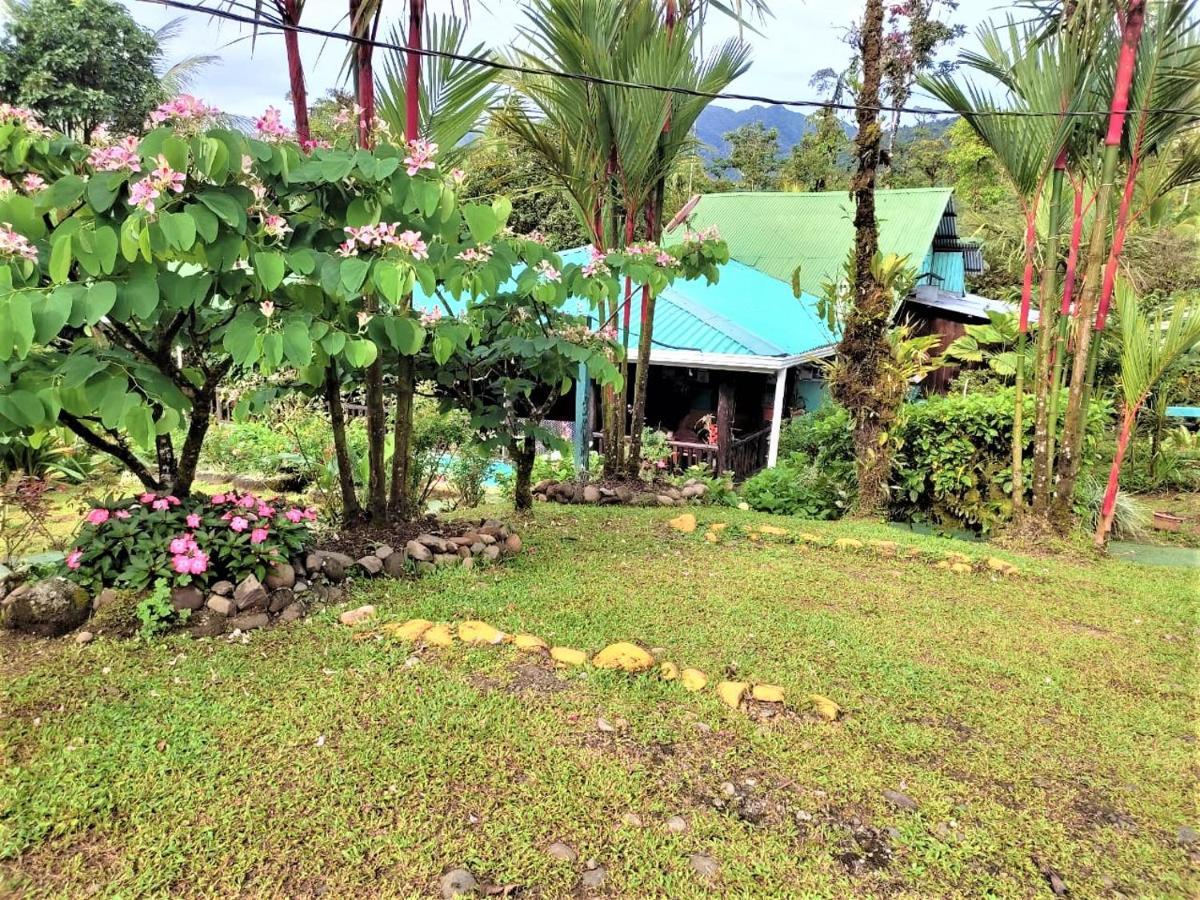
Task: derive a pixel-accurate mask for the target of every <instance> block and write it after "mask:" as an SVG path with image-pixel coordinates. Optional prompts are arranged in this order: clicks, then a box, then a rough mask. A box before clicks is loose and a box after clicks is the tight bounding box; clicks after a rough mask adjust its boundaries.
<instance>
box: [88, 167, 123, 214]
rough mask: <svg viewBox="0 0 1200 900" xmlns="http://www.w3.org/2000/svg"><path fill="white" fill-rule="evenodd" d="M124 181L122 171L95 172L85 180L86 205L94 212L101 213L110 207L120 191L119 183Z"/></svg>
mask: <svg viewBox="0 0 1200 900" xmlns="http://www.w3.org/2000/svg"><path fill="white" fill-rule="evenodd" d="M124 183H125V175H124V173H122V172H97V173H96V174H94V175H93V176H92V177H91V178H89V179H88V182H87V201H88V205H90V206H91V207H92V209H94V210H95V211H96V212H98V213H103V212H108V211H109V210H110V209H112V205H113V204H114V203H116V202H117V195H118V194H119V193H121V185H122V184H124Z"/></svg>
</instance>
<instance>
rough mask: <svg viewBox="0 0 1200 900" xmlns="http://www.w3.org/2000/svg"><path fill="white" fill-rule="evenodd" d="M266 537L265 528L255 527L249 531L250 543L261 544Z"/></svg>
mask: <svg viewBox="0 0 1200 900" xmlns="http://www.w3.org/2000/svg"><path fill="white" fill-rule="evenodd" d="M266 539H267V529H265V528H255V529H254V530H253V531H251V532H250V543H252V544H261V543H262V542H263V541H265V540H266Z"/></svg>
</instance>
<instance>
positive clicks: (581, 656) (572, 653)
mask: <svg viewBox="0 0 1200 900" xmlns="http://www.w3.org/2000/svg"><path fill="white" fill-rule="evenodd" d="M550 658H551V659H553V660H554V661H555V662H556V663H558V664H559V665H563V666H582V665H583V664H584V663H586V662H587V654H586V653H584V652H583V651H582V650H574V649H572V648H571V647H551V648H550Z"/></svg>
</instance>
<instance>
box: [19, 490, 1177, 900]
mask: <svg viewBox="0 0 1200 900" xmlns="http://www.w3.org/2000/svg"><path fill="white" fill-rule="evenodd" d="M699 515H700V518H701V520H702V522H703V521H717V520H722V521H726V522H730V523H732V525H735V526H736V525H737V524H739V523H742V524H745V523H750V522H763V521H773V522H774V523H775V524H778V525H782V526H784V527H787V528H789V529H791V530H792V531H793V532H795V531H798V530H801V529H803V530H807V531H813V532H820V533H821V534H824V535H830V536H837V537H856V538H859V539H863V540H868V539H871V538H881V539H887V540H900V541H902V542H903V543H905V544H911V545H916V546H919V547H921V548H923V549H927V550H932V549H943V550H944V549H956V550H963V549H966V550H967V552H970V553H972V554H973V555H979V554H981V553H986V552H988V551H987V550H986V549H985V548H980V547H978V546H968V545H963V544H955V543H952V542H949V541H945V540H942V539H939V538H933V537H922V536H918V535H908V534H899V535H898V533H897V532H896V531H895V530H894V529H889V528H886V527H884V526H873V525H862V524H855V523H839V524H823V523H797V522H796V521H791V520H788V519H786V518H773V519H769V518H768V517H764V516H762V515H759V514H755V513H743V512H737V511H727V510H721V511H715V510H707V509H706V510H701V511H700V513H699ZM670 516H671V512H670V511H666V510H620V509H611V508H597V509H589V508H582V507H545V506H542V507H539V509H538V514H537V517H536V519H535V520H533V521H531V522H529V523H527V524H524V525H523V526H522V527H521V529H520V530H521V533H522V536H523V538H524V540H525V543H526V547H527V552H526V553H524V554H522V555H521V556H520V557H518V558H516V559H515V560H513V561H511V562H510V563H508V564H506V565H505V566H503V567H500V568H495V569H491V570H486V571H476V572H461V571H453V572H443V573H439V574H437V575H434V576H431V577H429V578H426V579H424V580H422V581H419V582H412V583H398V582H382V581H380V582H374V583H371V584H365V585H363V586H362V587H360V588H358V589H356V590H355V591H354V592H353V597H352V600H353V602H354V603H361V602H372V603H374V604H375V605H376V606H377V607H378V609H379V614H380V618H381V619H382V620H388V621H402V620H404V619H407V618H411V617H416V616H421V617H425V618H430V619H441V620H461V619H463V618H474V617H478V618H483V619H485V620H487V621H488V622H490V623H491V624H493V625H495V626H497V627H499V628H501V629H502V630H504V631H507V632H510V633H511V632H516V631H518V630H524V631H532V632H534V633H536V634H539V635H541V636H542V637H543V638H545V639H546V640H547V641H550V642H552V643H562V644H567V645H570V646H574V647H578V648H581V649H586V650H589V651H594V650H598V649H600V648H601V647H602V646H604V645H605V644H606V643H608V642H611V641H616V640H627V639H628V640H637V641H639V642H641V643H643V644H644V645H645V646H648V647H662V648H665V650H666V652H667V657H668V658H670V659H672V660H675V661H677V662H679V663H680V664H687V665H691V666H696V667H699V668H701V669H704V670H705V671H707V672H708V673H709V675H710V676H713V677H714V678H720V677H724V675H725V673H726V672H731V673H736V674H737V675H738V676H739V677H742V678H746V679H748V680H752V681H753V680H758V681H765V682H772V683H775V684H779V685H781V686H782V687H783V688H784V689H785V690H786V691H787V692H788V695H789V697H790V698H795V699H796V700H797V701H801V700H802V698H803V697H804V696H805V695H807V694H809V693H812V692H816V693H820V694H824V695H826V696H829V697H831V698H833V699H834V700H835V701H836V702H837V703H839V704H840V705H841V706H842V707H843V708H844V709H845V716H844V718H843V719H842V720H841V721H839V722H836V723H826V722H822V721H818V720H816V719H815V718H813V717H810V716H806V715H802V714H788V715H782V716H776V717H775V718H773V719H769V720H759V719H756V718H752V717H751V716H748V715H747V714H745V713H744V712H735V711H732V710H729V709H726V708H725V707H723V706H721V705H720V703H719V701H718V700H717V699H716V696H715V694H714V693H713V692H712V691H711V690H709V691H707V692H705V693H703V694H699V695H692V694H686V693H685V692H683V691H682V690H681V689H680V688H679V687H677V686H676V685H674V684H669V683H664V682H661V681H659V680H657V679H655V678H653V677H650V676H640V677H630V676H626V675H621V674H616V673H611V672H597V671H593V670H574V671H569V672H563V673H554V672H552V671H551V670H549V668H548V667H545V666H542V665H539V664H537V663H536V662H534V661H533V660H532V659H531V658H528V657H524V658H519V657H518V654H517V653H516V651H515V650H513V649H511V648H508V647H502V648H490V647H489V648H482V649H467V648H464V647H461V646H458V647H455V648H453V649H451V650H446V651H441V652H435V651H421V652H418V653H416V654H411V651H410V650H409V648H407V647H405V646H403V645H401V644H399V643H397V642H395V641H392V640H389V639H385V638H367V639H365V640H355V639H354V637H353V635H352V632H351V630H350V629H348V628H346V627H344V626H341V625H339V624H337V622H336V613H337V611H338V610H336V609H333V610H327V611H325V612H322V613H321V614H319V615H317V616H315V617H313V618H312V619H310V620H309V621H307V622H304V623H301V624H297V625H293V626H288V627H283V628H278V629H275V630H272V631H269V632H260V633H254V634H252V635H251V636H250V637H249V639H248V641H246V642H245V643H242V642H239V641H234V642H230V641H228V640H227V639H219V640H214V641H200V642H196V641H192V640H190V639H187V638H185V637H172V638H169V639H166V640H164V641H162V642H160V643H156V644H154V645H152V646H148V645H145V644H138V643H135V642H131V641H124V642H121V641H113V640H107V639H100V640H97V641H96V642H94V643H92V644H90V645H87V646H84V647H79V646H77V645H76V644H75V643H74V642H73V641H71V640H70V639H69V638H68V639H64V640H60V641H54V642H46V641H33V640H17V639H13V638H11V637H6V638H3V639H0V654H2V657H3V662H2V663H0V676H2V677H3V679H4V687H3V690H2V692H0V700H2V703H3V708H2V710H0V713H2V714H0V765H2V766H3V772H4V777H3V778H2V779H0V895H4V896H7V895H9V894H16V895H20V896H43V895H45V896H80V895H85V894H89V893H93V892H94V893H95V894H96V895H99V896H122V897H128V896H135V895H151V894H168V893H169V894H172V895H181V896H214V895H221V896H230V895H237V896H250V897H274V896H291V897H299V896H319V895H323V896H327V897H341V896H371V897H376V896H403V897H409V896H431V895H436V894H437V890H438V888H437V885H438V879H439V877H440V876H441V875H442V873H443V872H444V871H446V870H447V869H449V868H452V867H456V866H466V867H467V868H469V869H470V870H471V871H472V872H474V873H475V875H476V876H477V877H478V878H479V880H480V882H483V883H487V884H492V885H497V886H503V885H519V886H521V887H522V888H523V889H524V891H525V894H524V895H525V896H540V897H562V896H572V895H573V894H574V893H575V892H576V891H577V890H580V888H579V879H580V876H581V874H582V872H583V871H584V866H585V863H586V862H587V861H588V860H595V861H596V863H598V864H600V865H603V866H605V867H606V868H607V870H608V875H607V879H606V880H605V881H604V883H603V885H602V886H601V887H600V888H599V891H598V893H600V894H603V895H609V896H627V897H644V896H663V897H673V898H674V897H691V896H701V895H708V894H713V893H717V894H721V895H727V896H815V897H839V896H846V895H848V894H856V895H862V896H884V895H887V896H912V897H918V896H919V897H931V896H937V897H945V896H973V897H974V896H1005V897H1011V896H1018V897H1025V896H1038V895H1042V896H1050V895H1051V894H1050V891H1051V886H1050V880H1051V875H1050V874H1049V873H1051V872H1053V873H1054V876H1055V877H1058V878H1061V880H1062V882H1064V883H1065V885H1066V887H1067V888H1068V889H1069V890H1070V891H1071V894H1072V896H1076V897H1088V896H1097V895H1106V894H1108V895H1112V894H1113V892H1114V891H1117V890H1120V891H1123V892H1125V893H1126V894H1130V895H1137V896H1156V897H1185V896H1194V895H1195V893H1196V889H1197V884H1196V881H1195V872H1196V865H1197V860H1198V859H1200V856H1198V855H1196V853H1195V851H1196V849H1197V848H1191V849H1190V850H1189V848H1187V847H1184V846H1181V844H1180V840H1179V831H1180V829H1181V828H1187V827H1191V828H1195V827H1200V822H1198V821H1197V813H1196V806H1195V801H1196V774H1197V773H1196V752H1195V751H1196V745H1195V732H1194V727H1195V718H1194V699H1195V696H1194V688H1195V661H1194V655H1193V648H1194V643H1193V642H1194V638H1195V630H1194V629H1195V611H1196V599H1197V598H1196V587H1197V585H1196V576H1195V573H1194V572H1192V571H1187V570H1173V569H1167V568H1149V567H1139V566H1134V565H1131V564H1127V563H1119V562H1111V561H1104V562H1092V561H1086V560H1074V561H1072V560H1065V559H1049V558H1033V557H1021V556H1019V555H1014V554H1000V555H1002V556H1005V557H1006V558H1008V559H1010V560H1012V561H1014V562H1015V563H1017V565H1018V566H1019V567H1020V569H1021V575H1020V576H1019V577H1016V578H1008V579H1002V578H999V577H995V576H991V575H987V574H978V573H977V574H972V575H957V574H952V573H949V572H946V571H944V570H939V569H935V568H932V567H931V566H930V564H929V563H927V562H916V561H905V560H892V559H879V558H876V557H873V556H870V555H867V554H864V553H861V552H853V551H838V550H827V549H817V548H811V547H804V546H797V545H793V544H789V543H785V542H782V541H776V542H770V543H766V542H764V543H763V544H762V545H752V544H751V543H750V542H749V541H748V540H745V539H738V538H736V537H731V538H730V539H729V540H728V541H726V542H725V543H724V544H721V545H717V546H713V545H710V544H707V543H706V542H705V541H704V540H703V539H702V537H701V535H700V533H699V532H697V533H696V534H693V535H683V534H679V533H676V532H673V531H671V530H670V529H668V528H667V527H666V524H665V523H666V520H667V519H668V518H670ZM735 530H736V529H733V528H731V531H735ZM410 654H411V655H410ZM796 705H797V706H799V707H800V711H801V712H803V704H802V703H799V702H798V703H797V704H796ZM600 717H603V718H604V719H605V720H606V722H607V723H611V724H612V727H613V728H614V729H615V730H613V731H608V730H601V729H600V728H599V727H598V718H600ZM729 785H732V786H733V789H734V791H735V792H737V793H738V794H745V797H744V799H737V798H731V797H729V796H727V793H728V791H729V790H730V788H729ZM884 790H895V791H900V792H902V793H903V794H905V795H907V796H908V797H910V798H912V800H914V801H915V802H916V803H917V804H918V809H917V810H916V811H904V810H901V809H899V808H897V807H896V806H895V805H893V803H891V802H889V800H887V799H886V798H885V797H884V796H883V794H882V792H883V791H884ZM714 798H716V799H717V800H719V801H720V802H721V803H723V804H724V806H723V808H719V807H717V806H715V805H714V802H713V801H714ZM627 813H633V814H636V815H637V816H639V817H640V819H641V823H642V824H641V825H640V826H639V825H637V824H629V823H626V822H623V821H622V819H623V816H625V814H627ZM675 815H679V816H682V817H683V818H684V819H685V820H686V822H687V824H688V828H687V830H686V831H685V832H683V833H681V834H677V833H671V832H668V831H667V830H666V829H665V828H664V827H663V823H664V822H665V820H667V819H668V818H670V817H672V816H675ZM555 840H561V841H564V842H566V843H567V844H569V845H570V846H571V847H573V848H574V849H575V850H577V851H578V853H579V860H578V861H577V862H575V863H569V862H560V861H557V860H555V859H553V858H551V857H550V856H549V855H548V854H547V853H546V852H545V848H546V846H547V845H548V844H550V843H551V842H553V841H555ZM694 853H703V854H707V855H709V856H711V857H712V858H713V859H715V860H716V861H717V862H718V863H719V864H720V872H719V874H718V875H717V876H716V879H715V881H714V882H712V883H706V882H705V881H703V880H702V879H701V878H699V877H698V876H697V875H696V873H695V872H694V871H693V870H692V867H691V866H690V865H689V856H690V855H691V854H694ZM1189 853H1191V854H1192V856H1189Z"/></svg>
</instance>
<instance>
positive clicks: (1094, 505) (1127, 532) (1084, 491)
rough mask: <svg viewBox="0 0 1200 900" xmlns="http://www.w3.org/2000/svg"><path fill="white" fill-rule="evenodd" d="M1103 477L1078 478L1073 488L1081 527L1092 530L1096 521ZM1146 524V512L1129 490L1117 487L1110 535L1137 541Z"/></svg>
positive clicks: (1097, 521) (1148, 517)
mask: <svg viewBox="0 0 1200 900" xmlns="http://www.w3.org/2000/svg"><path fill="white" fill-rule="evenodd" d="M1106 486H1107V482H1106V481H1099V480H1097V479H1096V478H1092V477H1088V478H1081V479H1080V480H1079V481H1078V483H1077V484H1076V488H1075V513H1076V515H1078V516H1079V518H1080V520H1081V522H1082V523H1083V527H1084V528H1086V529H1087V530H1088V531H1095V530H1096V525H1097V524H1098V523H1099V521H1100V509H1101V507H1102V506H1103V505H1104V490H1105V487H1106ZM1149 526H1150V514H1149V513H1148V512H1146V508H1145V507H1144V506H1143V505H1142V504H1141V503H1139V502H1138V500H1137V499H1136V498H1134V497H1133V495H1132V494H1129V493H1127V492H1126V491H1117V505H1116V507H1115V508H1114V512H1113V524H1112V532H1111V535H1112V537H1114V538H1116V539H1117V540H1125V541H1140V540H1142V539H1143V538H1144V537H1145V536H1146V533H1147V531H1148V530H1149Z"/></svg>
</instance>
